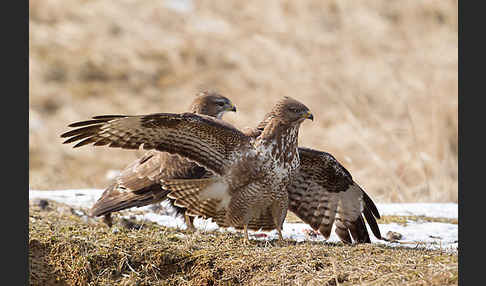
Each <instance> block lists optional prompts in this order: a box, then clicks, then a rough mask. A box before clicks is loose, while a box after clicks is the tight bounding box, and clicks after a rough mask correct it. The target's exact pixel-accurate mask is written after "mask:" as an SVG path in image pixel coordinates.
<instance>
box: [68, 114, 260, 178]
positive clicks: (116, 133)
mask: <svg viewBox="0 0 486 286" xmlns="http://www.w3.org/2000/svg"><path fill="white" fill-rule="evenodd" d="M69 126H70V127H80V128H77V129H74V130H71V131H69V132H66V133H64V134H62V135H61V137H68V139H67V140H66V141H64V143H65V144H66V143H72V142H76V141H80V142H78V143H77V144H76V145H74V148H75V147H80V146H83V145H87V144H93V145H95V146H103V145H108V146H109V147H118V148H125V149H138V148H140V147H141V146H142V147H143V149H146V150H151V149H155V150H158V151H165V152H169V153H173V154H178V155H181V156H183V157H187V158H188V159H190V160H192V161H195V162H196V163H198V164H199V165H201V166H203V167H205V168H207V169H209V170H211V171H213V172H214V173H216V174H219V175H221V174H223V173H224V170H225V168H226V167H227V166H228V165H229V164H230V163H231V160H232V158H233V156H234V154H235V153H237V152H239V151H241V148H245V146H248V142H249V140H250V138H249V137H248V136H246V135H244V134H243V133H242V132H241V131H239V130H238V129H236V128H235V127H233V126H232V125H230V124H228V123H226V122H224V121H222V120H219V119H216V118H212V117H209V116H204V115H198V114H194V113H183V114H173V113H156V114H149V115H140V116H124V115H103V116H95V117H93V119H92V120H88V121H82V122H76V123H73V124H71V125H69Z"/></svg>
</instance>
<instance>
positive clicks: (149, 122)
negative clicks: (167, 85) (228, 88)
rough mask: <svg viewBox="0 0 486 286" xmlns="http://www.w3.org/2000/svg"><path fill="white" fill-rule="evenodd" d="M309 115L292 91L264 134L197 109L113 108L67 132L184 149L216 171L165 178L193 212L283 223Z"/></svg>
mask: <svg viewBox="0 0 486 286" xmlns="http://www.w3.org/2000/svg"><path fill="white" fill-rule="evenodd" d="M305 119H313V116H312V114H311V113H310V111H309V109H308V108H307V107H306V106H305V105H303V104H302V103H300V102H298V101H296V100H294V99H292V98H289V97H285V98H284V99H282V100H280V101H279V102H278V103H277V104H276V105H275V106H274V107H273V109H272V111H271V116H270V117H269V118H268V122H267V124H266V125H265V127H264V128H263V131H262V132H261V134H260V135H259V136H258V137H256V138H254V137H251V136H248V135H246V134H244V133H243V132H241V131H240V130H238V129H236V128H235V127H233V126H232V125H230V124H228V123H226V122H224V121H222V120H219V119H217V118H212V117H209V116H204V115H197V114H194V113H183V114H172V113H157V114H150V115H141V116H123V115H107V116H96V117H93V119H92V120H88V121H83V122H77V123H73V124H71V125H70V127H79V128H77V129H74V130H72V131H69V132H66V133H64V134H62V135H61V137H69V138H68V139H67V140H66V141H65V142H64V143H71V142H75V141H79V142H78V143H77V144H76V145H74V147H80V146H83V145H87V144H93V145H95V146H103V145H108V146H109V147H119V148H125V149H138V148H143V149H147V150H158V151H163V152H169V153H172V154H178V155H180V156H183V157H187V158H188V159H190V160H192V161H194V162H196V163H197V164H198V165H201V166H203V167H205V168H206V169H208V170H209V171H211V172H213V173H214V176H212V177H210V178H201V179H164V178H162V179H161V182H162V183H163V184H164V185H165V186H167V187H168V188H169V189H170V191H171V192H170V193H169V194H168V196H169V197H170V198H172V199H175V205H176V206H180V207H185V208H187V209H188V211H187V212H188V214H189V215H199V216H203V217H211V218H213V220H214V221H216V223H218V224H219V225H221V226H233V227H235V228H237V229H244V231H245V241H248V232H247V229H264V230H270V229H277V232H278V234H279V238H280V240H283V237H282V233H281V230H282V224H283V221H284V219H285V216H286V214H287V209H288V207H289V200H288V197H289V195H288V192H287V190H286V187H287V185H288V184H289V183H290V182H291V180H292V177H293V176H294V174H295V172H296V170H297V169H298V168H299V165H300V160H299V154H298V133H299V128H300V125H301V123H302V122H303V121H304V120H305Z"/></svg>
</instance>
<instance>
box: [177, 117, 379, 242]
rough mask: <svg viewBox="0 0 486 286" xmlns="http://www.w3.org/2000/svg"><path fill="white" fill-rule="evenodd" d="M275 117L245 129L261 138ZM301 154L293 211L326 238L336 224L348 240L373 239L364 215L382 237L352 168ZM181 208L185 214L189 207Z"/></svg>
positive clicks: (325, 156) (291, 192)
mask: <svg viewBox="0 0 486 286" xmlns="http://www.w3.org/2000/svg"><path fill="white" fill-rule="evenodd" d="M271 117H272V115H271V114H267V115H266V116H265V118H264V120H262V121H261V122H260V123H259V124H258V125H257V127H256V128H248V129H246V130H244V131H243V132H244V133H245V134H246V135H247V136H250V137H253V138H257V137H258V136H260V135H261V133H262V132H263V130H264V127H265V125H266V124H267V123H268V121H269V118H271ZM298 153H299V157H300V166H299V168H298V170H297V172H296V174H295V175H294V177H293V180H292V182H291V183H290V184H289V185H287V192H288V196H289V197H288V199H289V210H290V211H292V212H293V213H295V214H296V215H297V216H298V217H299V218H300V219H301V220H302V221H304V222H305V223H307V224H309V225H310V226H311V227H312V228H313V229H314V230H316V231H319V232H320V233H321V234H322V235H323V236H324V237H325V238H326V239H328V238H329V236H330V234H331V231H332V226H333V224H334V223H335V226H336V228H335V232H336V234H337V235H338V237H339V238H340V239H341V241H343V242H345V243H352V241H353V240H354V241H355V242H357V243H369V242H371V240H370V237H369V234H368V230H367V227H366V225H365V221H364V219H363V216H364V217H365V218H366V221H367V222H368V225H369V226H370V228H371V231H372V232H373V234H374V235H375V237H376V238H378V239H381V238H382V237H381V234H380V229H379V228H378V224H377V222H376V219H377V218H378V219H379V218H380V214H379V212H378V209H377V208H376V205H375V204H374V202H373V201H372V200H371V198H370V197H369V196H368V194H366V192H365V191H364V190H363V189H362V188H361V187H360V186H359V185H358V184H357V183H356V182H354V181H353V178H352V176H351V174H350V173H349V172H348V170H346V168H345V167H344V166H343V165H341V163H339V162H338V161H337V160H336V158H334V157H333V156H332V155H331V154H329V153H327V152H322V151H318V150H314V149H310V148H303V147H299V148H298ZM204 176H205V177H209V176H211V175H210V174H206V175H204ZM168 188H169V189H170V187H168ZM169 196H171V195H169ZM172 196H173V195H172ZM174 202H175V200H173V199H172V200H171V201H170V203H171V204H172V205H173V206H174ZM175 207H177V206H175ZM177 208H178V210H179V211H180V213H184V214H185V212H186V208H184V207H177ZM186 215H187V214H186ZM351 237H352V239H351Z"/></svg>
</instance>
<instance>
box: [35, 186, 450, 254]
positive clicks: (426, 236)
mask: <svg viewBox="0 0 486 286" xmlns="http://www.w3.org/2000/svg"><path fill="white" fill-rule="evenodd" d="M103 191H104V190H102V189H71V190H58V191H39V190H30V191H29V199H38V198H42V199H51V200H54V201H57V202H60V203H65V204H68V205H71V206H73V207H82V208H91V206H92V205H93V204H94V203H95V202H96V200H97V199H98V198H99V197H100V196H101V194H102V193H103ZM377 208H378V211H379V212H380V214H382V215H415V216H416V215H419V216H420V215H424V216H428V217H443V218H457V217H458V216H457V204H455V203H380V204H377ZM131 210H137V211H142V212H143V213H144V214H143V215H141V214H137V215H135V217H136V219H138V220H148V221H152V222H155V223H157V224H159V225H162V226H166V227H172V228H176V229H186V225H185V223H184V219H183V218H182V217H180V216H179V217H174V216H171V215H163V214H157V213H155V212H153V211H152V209H151V208H150V206H145V207H141V208H132V209H131ZM130 216H133V215H125V216H123V217H127V218H128V217H130ZM194 226H195V227H196V228H197V229H200V230H203V231H215V230H218V231H229V232H237V231H236V230H235V229H234V228H227V229H220V228H219V227H218V226H217V224H216V223H214V222H212V221H211V220H205V219H201V218H196V219H195V220H194ZM379 227H380V231H381V234H382V236H383V237H386V233H387V232H388V231H394V232H398V233H400V234H402V235H403V238H402V239H401V240H400V243H398V242H386V241H382V240H378V239H376V238H375V237H374V236H373V234H372V232H371V230H370V229H369V227H368V232H369V233H370V238H371V241H372V242H373V243H380V244H385V245H389V246H405V247H413V248H415V247H423V248H427V249H442V250H445V251H452V252H454V251H457V249H458V225H457V224H450V223H438V222H425V221H424V222H416V221H408V222H407V225H399V224H396V223H390V224H379ZM313 233H314V232H313V231H312V229H311V227H310V226H309V225H307V224H304V223H284V225H283V230H282V234H283V237H284V238H285V239H292V240H295V241H298V242H300V241H306V240H308V241H326V240H325V238H324V237H323V236H322V235H317V236H316V235H313ZM249 235H250V239H256V240H274V239H278V235H277V231H276V230H273V231H270V232H261V231H249ZM327 241H329V242H339V241H340V239H339V237H338V236H337V235H336V233H335V232H334V227H333V231H332V232H331V235H330V237H329V239H328V240H327Z"/></svg>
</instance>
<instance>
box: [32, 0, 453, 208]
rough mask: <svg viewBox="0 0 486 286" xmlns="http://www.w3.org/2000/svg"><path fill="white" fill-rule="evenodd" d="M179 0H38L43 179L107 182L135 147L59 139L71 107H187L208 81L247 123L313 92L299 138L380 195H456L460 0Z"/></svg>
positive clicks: (50, 185) (35, 25) (36, 99)
mask: <svg viewBox="0 0 486 286" xmlns="http://www.w3.org/2000/svg"><path fill="white" fill-rule="evenodd" d="M171 3H172V4H171ZM174 3H175V2H174V1H170V0H167V1H150V2H147V1H140V0H134V1H100V0H91V1H79V0H49V1H44V0H30V1H29V50H30V51H29V81H30V82H29V95H30V97H29V168H30V175H29V185H30V188H32V189H61V188H85V187H89V188H104V187H105V186H106V185H107V183H108V180H107V178H106V173H107V172H108V171H109V170H117V169H122V168H124V167H125V166H126V165H127V164H128V163H129V162H130V161H131V160H133V159H135V158H136V156H137V154H136V152H129V151H124V150H115V149H111V150H108V149H106V148H98V149H96V148H82V149H79V150H72V149H71V147H70V146H66V145H62V144H61V142H62V140H61V139H60V138H59V134H61V133H62V132H64V131H66V126H67V124H69V123H70V122H73V121H77V120H83V119H87V118H89V117H91V116H93V115H99V114H142V113H152V112H182V111H184V110H185V109H187V106H188V105H189V103H190V101H191V100H192V98H193V95H194V94H195V92H196V91H197V90H198V89H199V88H202V87H206V88H213V89H216V90H219V91H220V92H221V93H223V94H225V95H227V96H228V97H229V98H231V99H232V100H233V102H234V103H236V104H237V106H238V113H237V114H229V115H227V116H226V117H225V119H226V120H228V121H230V122H232V123H234V124H235V125H236V126H238V127H241V128H243V127H246V126H254V125H255V124H256V123H257V122H258V121H259V120H260V119H261V118H263V115H264V113H265V112H266V111H267V110H268V109H269V108H270V106H271V105H272V104H273V103H274V102H275V101H276V100H277V99H278V98H280V97H282V96H284V95H289V96H293V97H296V98H298V99H299V100H301V101H302V102H305V103H306V105H308V106H309V107H310V109H311V110H312V111H313V113H314V116H315V121H314V122H313V123H306V124H304V125H303V126H302V129H301V133H300V144H301V145H303V146H307V147H313V148H317V149H320V150H324V151H328V152H330V153H332V154H334V155H335V156H336V158H337V159H338V160H339V161H341V162H342V163H343V164H344V165H345V167H346V168H348V169H349V171H350V172H351V173H352V174H353V176H354V178H355V179H356V181H357V182H358V183H359V184H360V185H362V186H363V188H364V189H365V190H366V191H367V192H368V193H369V194H370V195H371V197H372V198H373V199H374V200H375V201H378V202H410V201H413V202H421V201H422V202H424V201H428V202H444V201H447V202H457V182H458V179H457V175H458V171H457V162H458V161H457V158H458V157H457V144H458V139H457V134H458V130H457V122H458V119H457V106H458V100H457V95H458V74H457V70H458V63H457V60H458V55H457V53H458V34H457V31H458V24H457V11H458V10H457V1H456V0H441V1H438V0H436V1H398V2H397V1H384V0H374V1H349V0H346V1H342V0H328V1H321V0H306V1H244V2H241V1H207V0H203V1H190V0H188V1H179V2H178V3H179V4H180V3H186V4H187V5H186V6H180V5H179V6H177V7H175V8H174V6H173V5H174ZM171 5H172V6H171ZM184 7H185V8H184Z"/></svg>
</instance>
